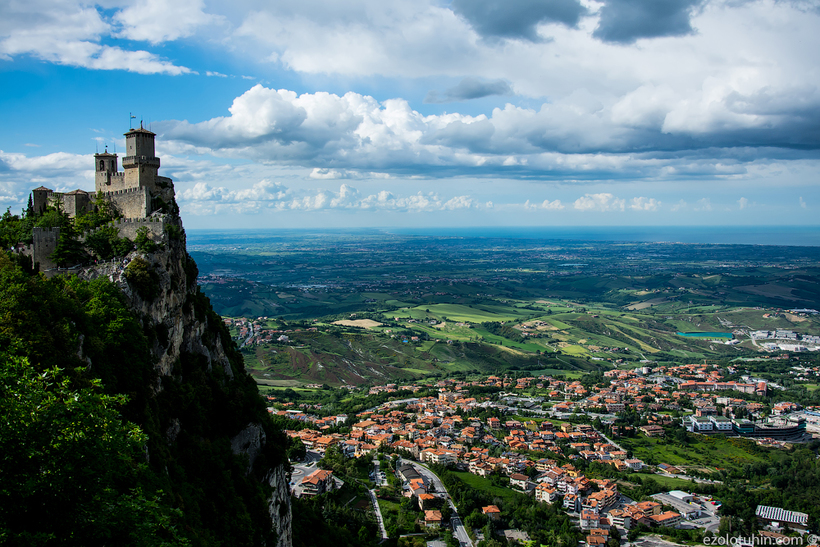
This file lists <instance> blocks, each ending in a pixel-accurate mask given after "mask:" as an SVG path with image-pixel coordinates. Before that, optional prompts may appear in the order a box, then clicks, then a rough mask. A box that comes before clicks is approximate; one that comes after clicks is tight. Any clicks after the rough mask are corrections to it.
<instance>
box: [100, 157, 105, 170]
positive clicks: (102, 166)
mask: <svg viewBox="0 0 820 547" xmlns="http://www.w3.org/2000/svg"><path fill="white" fill-rule="evenodd" d="M100 171H105V160H100Z"/></svg>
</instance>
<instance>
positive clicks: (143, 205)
mask: <svg viewBox="0 0 820 547" xmlns="http://www.w3.org/2000/svg"><path fill="white" fill-rule="evenodd" d="M103 198H104V199H105V200H106V201H110V202H112V203H113V204H114V205H116V207H117V209H118V210H119V211H120V212H121V213H122V215H123V216H124V217H125V218H145V217H147V216H148V215H149V214H151V195H150V193H149V191H148V188H146V187H144V186H143V187H142V188H129V189H127V190H116V191H113V192H103Z"/></svg>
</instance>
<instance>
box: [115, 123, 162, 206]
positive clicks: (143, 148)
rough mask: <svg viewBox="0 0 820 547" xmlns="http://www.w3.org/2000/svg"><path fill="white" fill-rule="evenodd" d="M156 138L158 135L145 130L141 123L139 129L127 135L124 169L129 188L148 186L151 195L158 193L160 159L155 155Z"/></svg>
mask: <svg viewBox="0 0 820 547" xmlns="http://www.w3.org/2000/svg"><path fill="white" fill-rule="evenodd" d="M154 137H156V134H155V133H152V132H150V131H148V130H147V129H144V128H143V127H142V124H141V123H140V128H139V129H131V130H129V131H128V133H126V134H125V157H124V158H123V159H122V168H123V170H124V171H125V184H126V187H127V188H137V187H140V186H146V187H148V189H149V190H150V191H151V193H154V192H155V191H156V183H157V171H158V170H159V158H158V157H156V156H155V155H154Z"/></svg>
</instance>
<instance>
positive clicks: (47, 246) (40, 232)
mask: <svg viewBox="0 0 820 547" xmlns="http://www.w3.org/2000/svg"><path fill="white" fill-rule="evenodd" d="M32 236H33V238H34V241H33V243H32V246H31V248H32V255H33V256H32V258H33V260H34V262H35V263H38V262H39V263H40V269H41V270H50V269H52V268H55V267H56V266H57V265H56V264H55V263H54V261H53V260H51V253H53V252H54V250H55V249H56V248H57V240H58V239H60V229H59V228H34V231H33V233H32Z"/></svg>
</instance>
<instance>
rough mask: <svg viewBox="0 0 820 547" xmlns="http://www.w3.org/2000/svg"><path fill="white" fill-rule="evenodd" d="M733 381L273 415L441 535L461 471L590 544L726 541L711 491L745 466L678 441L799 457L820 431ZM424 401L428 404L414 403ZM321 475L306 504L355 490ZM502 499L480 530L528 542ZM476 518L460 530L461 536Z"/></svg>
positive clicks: (300, 488)
mask: <svg viewBox="0 0 820 547" xmlns="http://www.w3.org/2000/svg"><path fill="white" fill-rule="evenodd" d="M728 372H729V371H720V370H718V369H715V367H709V366H706V365H698V364H687V365H679V366H670V367H658V368H656V369H651V368H648V367H641V368H639V369H633V370H611V371H607V372H605V373H603V378H602V380H601V381H600V382H596V383H590V382H589V381H581V379H579V380H571V379H564V378H560V377H559V378H556V377H552V376H545V375H541V376H538V377H532V376H522V377H517V378H510V377H501V376H489V377H485V378H483V379H474V380H471V381H458V380H441V381H437V382H435V383H433V384H430V383H408V384H404V385H402V384H385V385H380V386H375V387H372V388H369V390H368V395H369V396H371V397H383V398H386V399H387V400H386V401H385V402H384V403H382V404H379V405H378V406H375V407H372V408H369V409H366V410H365V411H362V412H357V413H355V414H351V415H346V414H343V415H334V414H328V411H327V409H324V408H323V406H322V405H310V404H302V405H301V408H294V406H296V405H295V404H294V403H293V402H282V401H280V400H279V399H277V398H276V397H270V402H271V407H270V408H269V412H271V413H273V414H275V415H276V416H278V417H280V418H282V419H285V420H286V421H287V423H290V424H292V427H291V428H290V429H288V430H287V434H288V435H289V436H290V437H291V439H292V440H294V441H295V440H297V439H298V442H299V443H301V445H303V446H304V447H305V449H306V450H307V461H308V462H310V460H311V455H312V457H313V459H319V458H323V459H322V461H321V462H320V465H321V464H322V463H323V462H329V461H331V460H332V459H334V458H343V459H349V460H359V461H366V462H370V460H371V459H372V460H373V462H374V463H375V464H376V470H375V471H373V472H372V473H375V475H373V474H371V478H373V477H374V476H375V479H374V480H375V482H376V484H377V485H379V486H377V489H376V490H374V493H375V494H376V495H380V494H381V493H384V496H385V499H387V500H389V499H391V498H393V499H396V498H397V497H398V499H408V500H411V501H412V504H411V506H412V508H413V510H416V509H417V511H418V520H417V521H416V524H418V525H423V526H424V529H425V530H428V531H429V530H430V529H431V528H430V527H440V526H443V525H444V523H443V522H442V519H443V516H442V511H441V509H442V503H443V500H444V499H445V498H447V494H445V493H443V492H442V491H441V490H440V489H437V486H436V481H437V479H436V478H435V477H434V471H436V472H439V473H440V472H441V471H442V470H443V469H444V468H448V469H450V470H452V471H453V472H454V473H456V474H460V475H461V476H462V478H463V480H464V481H465V482H467V483H468V484H471V483H470V481H477V482H476V484H477V485H483V487H487V488H503V489H507V490H508V491H509V492H510V493H512V492H515V493H519V494H522V495H526V496H529V498H530V499H531V500H532V502H533V503H543V504H547V505H550V506H555V507H560V508H561V510H562V511H565V512H566V514H567V515H569V517H570V518H571V519H572V521H573V523H574V526H576V527H577V528H578V529H580V530H581V531H582V532H583V534H585V536H584V538H583V539H584V541H585V542H586V544H587V545H602V544H607V545H617V544H618V542H619V539H620V538H623V539H624V540H625V539H626V538H627V537H630V538H633V537H635V534H636V533H650V532H651V531H652V530H655V531H657V530H666V533H669V530H687V531H696V532H697V537H698V538H701V539H702V538H703V537H705V536H704V535H710V534H713V533H717V532H718V529H719V527H720V522H721V520H720V519H721V516H720V513H719V509H720V506H721V502H720V501H718V500H717V499H715V498H713V496H712V495H710V494H708V493H706V492H709V491H710V490H709V489H708V488H709V487H713V486H714V485H720V484H723V481H724V480H725V478H726V476H727V475H726V472H725V468H724V464H725V463H726V464H728V465H731V464H732V463H731V462H730V461H729V460H730V459H731V458H732V457H733V456H730V457H729V459H721V458H719V457H718V456H717V455H714V456H707V457H705V458H702V459H700V460H693V461H684V460H685V459H686V456H682V455H681V453H680V452H678V451H677V450H675V449H674V448H672V449H667V448H666V445H667V443H668V444H669V446H670V447H671V446H673V445H674V446H677V445H680V444H681V441H682V442H683V444H684V446H685V445H686V443H689V444H690V445H691V444H695V443H705V444H707V445H711V446H712V449H717V450H733V451H736V450H739V449H738V448H737V447H741V449H742V450H745V451H747V452H748V451H752V452H753V451H754V449H753V448H751V447H754V446H761V447H778V448H779V449H786V448H789V447H792V446H799V445H800V444H801V443H805V442H808V441H811V440H812V435H811V433H810V432H807V430H806V426H807V422H808V423H809V424H810V429H811V430H814V431H817V429H816V427H815V426H817V424H818V423H820V408H802V407H801V406H800V405H799V404H796V403H791V402H785V401H784V402H778V403H776V404H774V405H771V406H770V405H767V404H763V403H761V402H758V401H757V400H755V399H758V400H760V399H762V396H764V395H766V393H767V391H768V390H770V389H777V388H776V387H772V386H769V385H768V383H767V382H766V381H763V380H760V379H755V378H748V381H746V382H736V381H724V379H723V375H724V374H725V373H728ZM732 372H736V371H732ZM808 372H809V373H812V374H815V375H816V374H817V373H818V372H820V371H818V370H812V371H808ZM310 387H320V386H310ZM351 389H353V388H351ZM348 391H349V390H348ZM420 392H421V393H423V394H425V395H422V396H413V395H417V394H419V393H420ZM431 392H432V393H433V394H431ZM436 393H437V394H436ZM534 394H535V395H534ZM295 424H299V425H298V427H293V425H295ZM719 447H726V448H719ZM741 453H742V452H741ZM329 454H333V456H328V455H329ZM391 454H392V455H393V457H392V459H391V458H390V457H389V455H391ZM385 456H388V457H387V458H386V459H385ZM667 457H669V460H666V458H667ZM681 462H683V463H681ZM379 463H381V466H382V468H383V469H384V468H387V469H388V473H392V475H391V476H390V477H388V476H387V475H386V472H385V471H379ZM311 465H312V464H309V465H308V466H307V467H305V466H303V465H297V467H296V470H295V471H294V477H293V478H294V480H293V481H292V487H293V489H294V493H295V494H296V495H301V496H314V495H319V494H323V493H325V492H328V491H331V490H333V489H334V488H336V487H337V486H338V485H340V484H342V481H339V480H338V478H334V471H333V470H332V469H333V468H332V465H330V464H328V465H325V466H323V467H326V469H318V468H317V467H311ZM721 468H724V471H723V472H722V471H721ZM448 472H449V471H448ZM468 475H469V476H473V477H476V478H475V479H469V478H465V477H467V476H468ZM479 477H480V479H478V478H479ZM445 485H446V481H445ZM639 485H644V486H643V487H641V486H639ZM391 486H392V489H391ZM480 487H481V486H480ZM704 487H706V489H704ZM391 490H392V491H391ZM382 491H384V492H382ZM451 494H452V493H451ZM637 494H645V495H643V496H638V495H637ZM450 497H451V498H452V497H453V496H452V495H450ZM495 497H496V498H497V499H499V503H497V504H488V505H486V506H482V507H480V508H478V509H479V511H478V512H479V513H480V514H481V518H479V517H476V516H473V518H472V519H468V520H470V521H471V522H473V523H486V522H490V521H492V522H493V523H495V524H494V527H493V530H494V533H497V534H501V535H502V536H504V537H505V538H506V539H508V540H511V541H517V540H520V541H521V542H524V543H525V542H526V541H527V540H529V539H530V538H529V537H528V536H527V532H526V531H525V530H519V529H513V528H514V527H512V526H509V522H510V519H509V518H506V519H505V518H504V517H505V509H504V504H503V496H500V495H497V496H495ZM641 498H646V499H641ZM374 501H376V498H375V497H374ZM390 503H391V502H389V501H387V502H385V501H383V500H380V501H378V502H377V503H376V504H375V507H376V509H377V510H379V509H381V510H384V506H385V505H386V504H387V505H388V506H389V504H390ZM380 506H381V507H380ZM445 506H446V505H445ZM407 507H410V506H407ZM452 510H453V511H456V512H461V511H462V508H461V507H453V508H452ZM756 510H757V511H758V517H759V519H761V522H762V521H763V520H765V521H766V522H765V526H766V527H768V528H767V529H768V530H769V531H767V532H765V533H768V534H775V535H777V534H781V533H782V532H783V531H784V530H791V531H801V532H805V531H806V530H807V529H808V524H807V522H808V515H807V514H806V513H803V512H800V511H794V510H793V508H788V507H785V508H782V507H781V508H772V507H770V506H766V505H763V504H760V506H759V507H756ZM445 513H447V511H445ZM761 515H765V516H761ZM506 516H509V515H506ZM465 517H467V515H464V514H462V516H461V517H460V520H455V521H454V523H453V524H452V526H453V529H454V533H455V534H456V535H458V532H459V531H458V530H457V528H458V527H459V526H461V527H462V528H464V526H463V524H461V523H463V522H464V521H465ZM450 518H451V519H452V517H450ZM388 520H390V519H389V518H388ZM394 520H395V519H394ZM762 526H763V524H761V527H762ZM448 527H449V525H448ZM466 528H469V526H467V527H466ZM479 528H480V526H479ZM630 531H632V532H633V534H632V535H630ZM428 533H429V532H428ZM464 534H466V535H468V536H470V537H471V538H472V539H467V541H473V540H478V539H480V538H483V535H482V533H481V532H480V530H478V529H476V530H463V534H462V535H464ZM476 534H478V535H476ZM385 537H386V536H385ZM464 537H465V538H466V536H464ZM487 539H489V538H487ZM613 540H614V541H613ZM462 544H464V542H462Z"/></svg>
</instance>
